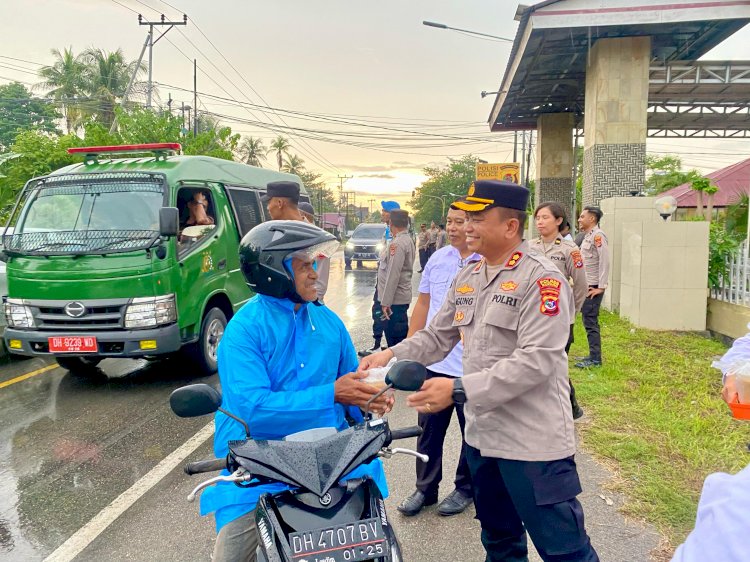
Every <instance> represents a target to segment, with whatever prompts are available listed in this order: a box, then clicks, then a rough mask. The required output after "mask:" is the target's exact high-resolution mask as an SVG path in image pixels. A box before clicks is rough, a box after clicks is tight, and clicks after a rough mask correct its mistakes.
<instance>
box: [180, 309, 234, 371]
mask: <svg viewBox="0 0 750 562" xmlns="http://www.w3.org/2000/svg"><path fill="white" fill-rule="evenodd" d="M226 327H227V317H226V316H225V315H224V313H223V312H222V311H221V309H220V308H212V309H210V310H209V311H208V312H206V314H205V315H204V316H203V321H202V322H201V333H200V337H199V338H198V341H197V342H195V343H194V344H192V345H191V346H190V350H189V355H190V358H191V359H192V360H193V361H195V362H197V363H198V366H199V368H200V370H201V372H202V373H203V374H204V375H212V374H214V373H215V372H216V371H217V370H218V368H219V364H218V360H217V353H218V350H219V341H221V337H222V336H223V335H224V329H225V328H226Z"/></svg>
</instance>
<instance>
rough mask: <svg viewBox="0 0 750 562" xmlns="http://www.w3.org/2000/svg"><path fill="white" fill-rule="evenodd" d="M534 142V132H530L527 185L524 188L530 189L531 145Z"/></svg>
mask: <svg viewBox="0 0 750 562" xmlns="http://www.w3.org/2000/svg"><path fill="white" fill-rule="evenodd" d="M533 140H534V131H529V150H528V151H527V152H526V183H525V184H523V186H524V187H529V175H531V151H532V148H531V145H532V141H533Z"/></svg>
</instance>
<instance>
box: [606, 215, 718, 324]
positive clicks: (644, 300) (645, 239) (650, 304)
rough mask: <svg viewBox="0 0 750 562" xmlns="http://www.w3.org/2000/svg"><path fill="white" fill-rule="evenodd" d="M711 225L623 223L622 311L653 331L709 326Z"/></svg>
mask: <svg viewBox="0 0 750 562" xmlns="http://www.w3.org/2000/svg"><path fill="white" fill-rule="evenodd" d="M708 226H709V225H708V223H707V222H671V221H670V222H664V221H661V222H626V223H623V225H622V235H621V246H622V260H621V273H622V283H621V293H620V316H622V317H623V318H627V319H629V320H630V321H631V322H632V323H633V324H635V325H637V326H641V327H643V328H649V329H651V330H680V331H704V330H705V329H706V301H707V297H708V289H707V287H708Z"/></svg>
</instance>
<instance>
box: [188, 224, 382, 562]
mask: <svg viewBox="0 0 750 562" xmlns="http://www.w3.org/2000/svg"><path fill="white" fill-rule="evenodd" d="M337 248H338V242H337V241H336V239H335V238H334V237H333V236H332V235H331V234H328V233H327V232H325V231H324V230H322V229H320V228H318V227H316V226H313V225H310V224H307V223H304V222H300V221H270V222H266V223H263V224H261V225H258V226H256V227H255V228H253V229H252V230H251V231H250V232H249V233H248V234H247V235H246V236H245V237H244V238H243V239H242V242H241V243H240V264H241V267H242V271H243V274H244V275H245V278H246V279H247V282H248V284H249V285H250V287H251V288H252V289H253V290H254V291H255V292H256V293H257V295H256V296H255V297H253V298H252V299H251V300H250V301H249V302H248V303H247V304H246V305H245V306H243V307H242V309H241V310H240V311H239V312H237V314H236V315H235V316H234V317H233V318H232V320H231V321H230V322H229V324H228V325H227V328H226V331H225V333H224V336H223V338H222V340H221V344H220V345H219V351H218V362H219V380H220V382H221V388H222V394H223V401H222V408H223V409H225V410H227V411H229V412H231V413H232V414H234V415H236V416H238V417H240V418H242V419H244V420H245V421H246V422H247V423H248V424H249V426H250V435H251V436H252V437H253V438H255V439H282V438H284V437H285V436H287V435H290V434H292V433H296V432H299V431H304V430H307V429H312V428H316V427H335V428H337V429H339V430H341V429H344V428H346V427H347V426H348V422H347V418H350V419H353V420H354V421H361V420H362V413H361V410H360V409H359V406H364V404H365V403H366V402H367V401H368V400H369V399H370V398H371V397H372V395H373V394H375V393H376V392H377V391H376V390H375V389H374V388H373V387H371V386H370V385H368V384H365V383H363V382H362V381H361V380H360V379H361V378H362V375H361V374H357V373H355V372H354V371H356V369H357V354H356V352H355V350H354V346H353V345H352V342H351V338H350V337H349V334H348V332H347V331H346V328H345V327H344V324H343V323H342V321H341V320H340V319H339V318H338V316H336V314H335V313H334V312H332V311H331V310H330V309H329V308H327V307H325V306H316V305H317V304H318V303H317V300H316V299H317V295H316V289H315V282H316V280H317V272H316V269H317V268H316V261H317V259H318V258H320V257H322V256H325V257H329V256H330V255H331V254H332V253H333V252H334V251H336V249H337ZM391 405H392V399H391V398H385V397H381V398H380V399H378V400H377V401H375V402H374V403H373V405H372V406H371V409H372V410H374V411H375V412H378V413H384V412H386V411H388V410H389V409H390V407H391ZM215 424H216V432H215V436H214V452H215V454H216V456H217V457H219V458H221V457H224V456H226V455H227V453H228V446H227V443H228V442H229V441H232V440H235V439H244V438H245V432H244V429H243V428H242V426H241V425H240V424H239V423H238V422H237V421H235V420H232V419H231V418H229V417H227V416H225V415H224V414H222V413H221V412H218V413H217V414H216V418H215ZM312 468H313V467H311V469H312ZM364 475H369V476H370V477H372V478H373V479H374V480H375V481H376V483H377V484H378V486H379V488H380V490H381V492H382V493H383V494H384V496H385V495H386V494H387V486H386V484H385V474H384V473H383V468H382V464H381V463H380V461H379V460H376V461H374V462H372V463H370V464H369V465H362V466H360V467H358V468H356V469H355V470H354V471H352V472H351V473H349V474H348V475H347V478H356V477H362V476H364ZM285 489H288V486H286V485H285V484H281V483H276V484H268V485H263V486H257V487H253V488H249V489H243V488H239V487H238V486H236V485H234V484H232V483H220V484H218V485H216V486H213V487H211V488H209V489H207V490H206V491H205V492H204V493H203V496H202V497H201V515H206V514H208V513H212V512H214V513H215V517H216V529H217V532H218V536H217V539H216V546H215V549H214V555H213V561H214V562H218V561H221V562H228V561H236V560H243V561H244V560H251V561H254V560H255V550H256V548H257V545H258V537H257V530H256V528H255V517H254V516H255V512H254V510H255V506H256V503H257V501H258V498H259V497H260V496H261V494H264V493H276V492H279V491H282V490H285Z"/></svg>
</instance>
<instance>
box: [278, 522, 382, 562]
mask: <svg viewBox="0 0 750 562" xmlns="http://www.w3.org/2000/svg"><path fill="white" fill-rule="evenodd" d="M289 544H290V546H291V547H292V559H293V560H295V562H303V560H304V561H306V562H315V561H318V562H324V561H325V562H357V561H358V560H371V559H372V558H379V557H381V556H383V555H384V554H385V552H386V542H385V534H384V533H383V527H382V526H381V525H380V521H379V520H378V519H363V520H362V521H354V522H352V523H347V524H343V525H336V526H335V527H325V528H323V529H314V530H312V531H303V532H301V533H291V534H290V535H289Z"/></svg>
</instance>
